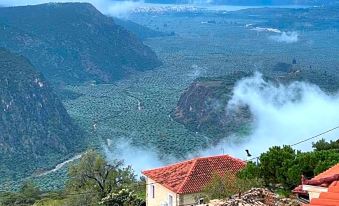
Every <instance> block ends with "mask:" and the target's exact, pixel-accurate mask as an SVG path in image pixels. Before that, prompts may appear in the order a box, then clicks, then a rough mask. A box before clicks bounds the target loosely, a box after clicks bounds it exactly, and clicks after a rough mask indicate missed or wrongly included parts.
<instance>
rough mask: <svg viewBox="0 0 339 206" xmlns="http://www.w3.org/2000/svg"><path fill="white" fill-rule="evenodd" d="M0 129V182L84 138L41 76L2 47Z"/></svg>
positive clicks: (43, 164)
mask: <svg viewBox="0 0 339 206" xmlns="http://www.w3.org/2000/svg"><path fill="white" fill-rule="evenodd" d="M0 131H1V132H0V162H1V164H0V183H1V180H3V178H5V179H6V177H9V176H11V177H13V178H17V177H18V175H19V176H20V175H23V174H26V175H27V174H29V173H31V172H33V171H34V170H36V169H37V168H39V167H47V166H50V164H56V163H58V162H59V161H60V159H62V158H64V156H66V155H68V154H71V153H73V152H74V151H76V150H77V149H76V148H78V143H79V142H80V141H84V140H83V134H82V132H81V131H80V130H79V129H78V127H77V126H76V125H75V124H74V123H73V121H72V119H71V118H70V116H69V115H68V113H67V111H66V109H65V108H64V106H63V105H62V103H61V101H60V100H59V99H58V97H57V96H56V95H55V94H54V92H53V91H52V89H51V87H50V86H49V84H48V83H47V82H46V81H45V79H44V77H43V76H42V75H41V74H40V73H38V72H37V71H36V70H35V69H34V68H33V66H32V65H31V63H30V62H29V61H28V60H27V59H26V58H24V57H22V56H19V55H16V54H13V53H11V52H9V51H7V50H5V49H0ZM10 179H11V178H10Z"/></svg>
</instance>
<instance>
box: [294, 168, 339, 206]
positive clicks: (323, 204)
mask: <svg viewBox="0 0 339 206" xmlns="http://www.w3.org/2000/svg"><path fill="white" fill-rule="evenodd" d="M293 192H294V193H296V194H298V195H305V194H307V195H308V196H309V200H310V204H308V205H305V206H339V164H337V165H334V166H333V167H331V168H330V169H328V170H326V171H325V172H323V173H321V174H319V175H317V176H315V177H314V178H312V179H310V180H307V179H305V178H302V185H300V186H299V187H297V188H295V189H294V190H293Z"/></svg>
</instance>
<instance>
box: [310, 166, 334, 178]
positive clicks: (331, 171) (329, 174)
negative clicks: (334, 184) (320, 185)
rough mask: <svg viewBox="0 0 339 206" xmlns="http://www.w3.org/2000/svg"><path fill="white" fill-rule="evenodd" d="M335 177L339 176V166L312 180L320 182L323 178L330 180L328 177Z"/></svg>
mask: <svg viewBox="0 0 339 206" xmlns="http://www.w3.org/2000/svg"><path fill="white" fill-rule="evenodd" d="M334 175H339V164H337V165H335V166H333V167H331V168H330V169H328V170H326V171H325V172H323V173H321V174H319V175H317V176H315V177H314V178H312V180H320V179H323V178H328V177H332V176H334Z"/></svg>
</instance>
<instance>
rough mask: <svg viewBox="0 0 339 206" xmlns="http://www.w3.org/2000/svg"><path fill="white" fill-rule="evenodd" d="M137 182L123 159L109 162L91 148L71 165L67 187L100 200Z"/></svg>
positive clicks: (72, 191) (71, 191)
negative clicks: (124, 164)
mask: <svg viewBox="0 0 339 206" xmlns="http://www.w3.org/2000/svg"><path fill="white" fill-rule="evenodd" d="M136 182H137V181H136V177H135V175H134V173H133V171H132V169H131V167H129V166H128V167H123V162H121V161H114V162H112V163H111V164H109V163H108V162H107V161H106V160H105V159H104V157H103V156H102V155H100V154H99V153H98V152H96V151H94V150H89V151H87V152H86V153H85V155H84V156H83V157H82V158H81V159H80V161H79V162H78V163H76V164H74V165H72V166H71V167H70V169H69V180H68V183H67V188H68V191H69V192H70V193H81V195H82V194H84V195H85V196H86V194H87V196H91V197H93V198H94V199H95V200H96V201H99V200H101V199H102V198H104V197H107V196H108V195H109V194H111V193H114V192H117V191H120V190H121V189H124V188H129V187H132V186H133V185H134V184H136ZM88 194H89V195H88ZM73 199H75V197H74V198H73ZM85 199H86V198H85ZM80 200H84V199H80ZM88 201H90V200H88Z"/></svg>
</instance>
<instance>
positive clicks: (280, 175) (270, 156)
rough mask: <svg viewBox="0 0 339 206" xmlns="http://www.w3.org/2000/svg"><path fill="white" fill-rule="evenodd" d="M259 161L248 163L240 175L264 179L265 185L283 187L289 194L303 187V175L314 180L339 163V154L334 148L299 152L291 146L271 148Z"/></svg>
mask: <svg viewBox="0 0 339 206" xmlns="http://www.w3.org/2000/svg"><path fill="white" fill-rule="evenodd" d="M259 159H260V161H259V164H258V165H256V164H254V163H248V164H247V166H246V168H245V169H244V170H242V171H241V172H240V173H239V174H240V176H241V177H243V178H244V177H245V178H246V177H247V178H253V177H258V178H262V179H264V181H265V185H266V186H270V187H273V188H274V187H276V186H277V185H282V186H283V189H284V190H286V191H290V190H291V189H292V188H294V187H295V186H297V185H298V184H300V182H301V175H304V176H306V177H307V178H312V177H314V176H315V175H317V174H319V173H321V172H323V171H324V170H326V169H328V168H330V167H331V166H333V165H335V164H337V163H339V152H338V151H337V150H335V149H329V150H316V151H311V152H300V151H295V150H293V149H292V148H291V147H289V146H284V147H272V148H270V149H269V150H268V151H267V152H266V153H263V154H262V155H261V156H260V158H259Z"/></svg>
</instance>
